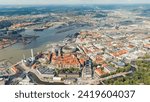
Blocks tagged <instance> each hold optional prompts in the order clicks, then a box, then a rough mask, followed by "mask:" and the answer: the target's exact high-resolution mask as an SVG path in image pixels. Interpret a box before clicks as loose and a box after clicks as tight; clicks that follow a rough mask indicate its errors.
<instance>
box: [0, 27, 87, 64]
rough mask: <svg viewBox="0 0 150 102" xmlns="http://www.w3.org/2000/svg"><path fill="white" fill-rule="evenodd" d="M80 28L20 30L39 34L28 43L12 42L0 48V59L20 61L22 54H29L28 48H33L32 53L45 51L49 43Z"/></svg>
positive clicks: (25, 32)
mask: <svg viewBox="0 0 150 102" xmlns="http://www.w3.org/2000/svg"><path fill="white" fill-rule="evenodd" d="M84 28H86V27H82V28H74V29H73V30H70V31H67V32H62V33H56V32H57V31H58V30H57V29H54V28H49V29H46V30H44V31H39V32H34V31H33V30H30V29H29V30H25V31H24V32H22V33H23V34H31V35H32V34H35V35H39V36H40V37H38V38H37V39H36V40H33V41H32V42H31V43H30V44H27V45H23V44H22V43H17V44H14V45H12V46H10V47H7V48H4V49H2V50H0V60H3V59H7V60H9V61H11V62H12V63H13V64H14V63H16V62H18V61H20V60H21V59H22V58H23V54H24V55H25V56H26V57H29V56H31V54H30V49H31V48H32V49H33V50H34V53H36V52H39V51H45V50H46V45H47V44H51V43H56V42H59V41H62V40H63V39H64V38H65V37H66V36H67V35H68V34H74V33H76V32H78V31H80V30H81V29H84Z"/></svg>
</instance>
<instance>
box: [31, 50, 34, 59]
mask: <svg viewBox="0 0 150 102" xmlns="http://www.w3.org/2000/svg"><path fill="white" fill-rule="evenodd" d="M31 57H32V58H34V55H33V49H31Z"/></svg>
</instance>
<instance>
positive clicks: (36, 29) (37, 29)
mask: <svg viewBox="0 0 150 102" xmlns="http://www.w3.org/2000/svg"><path fill="white" fill-rule="evenodd" d="M33 30H34V31H43V30H44V28H35V29H33Z"/></svg>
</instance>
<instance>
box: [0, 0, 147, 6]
mask: <svg viewBox="0 0 150 102" xmlns="http://www.w3.org/2000/svg"><path fill="white" fill-rule="evenodd" d="M120 3H121V4H134V3H150V1H147V0H126V1H124V0H105V1H103V0H92V1H91V0H55V1H54V0H44V1H43V0H19V2H18V0H5V1H4V0H0V4H13V5H14V4H17V5H18V4H38V5H39V4H41V5H42V4H44V5H45V4H120Z"/></svg>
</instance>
